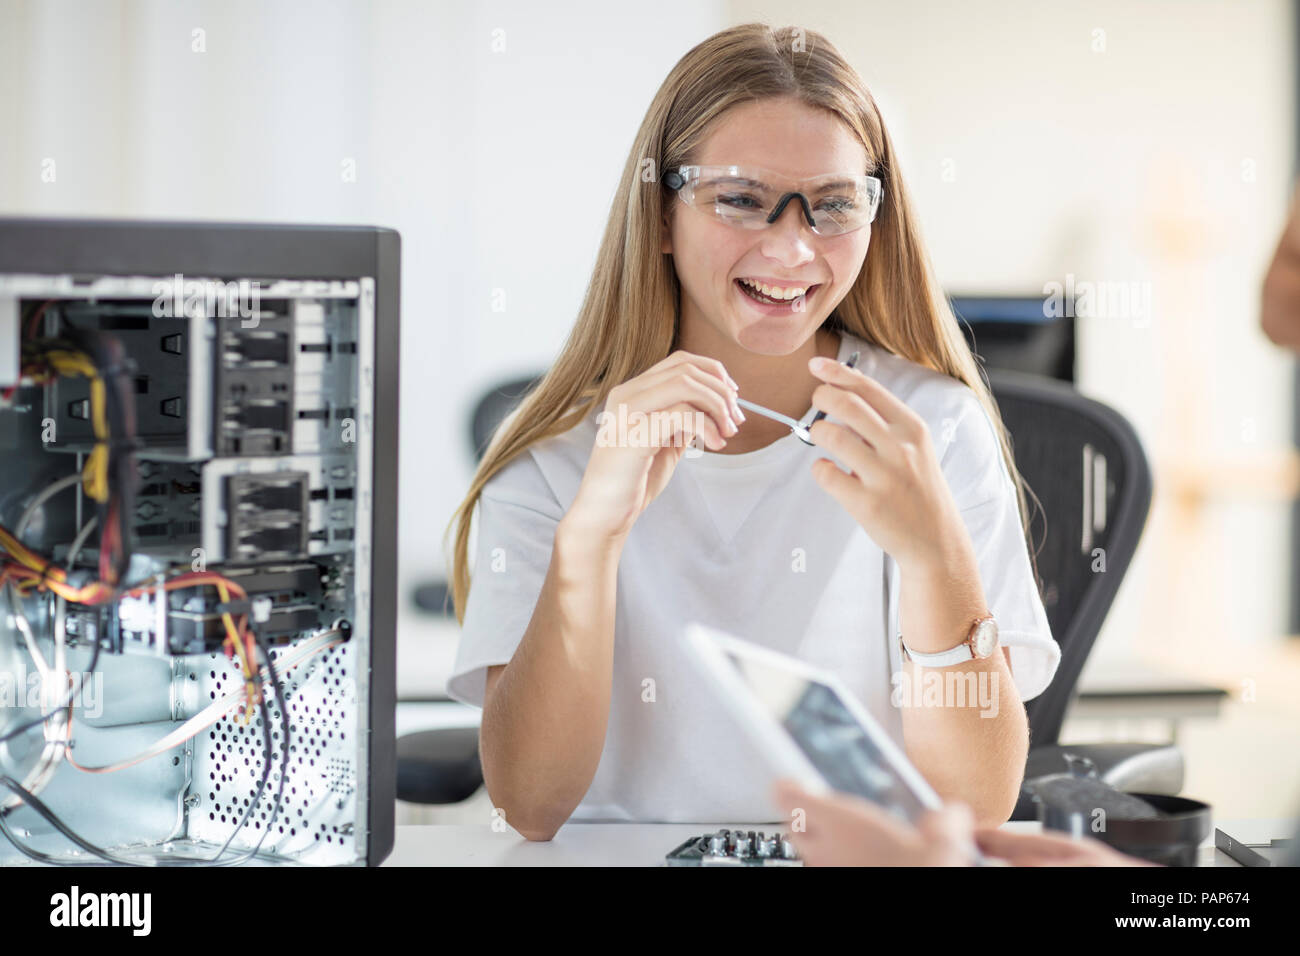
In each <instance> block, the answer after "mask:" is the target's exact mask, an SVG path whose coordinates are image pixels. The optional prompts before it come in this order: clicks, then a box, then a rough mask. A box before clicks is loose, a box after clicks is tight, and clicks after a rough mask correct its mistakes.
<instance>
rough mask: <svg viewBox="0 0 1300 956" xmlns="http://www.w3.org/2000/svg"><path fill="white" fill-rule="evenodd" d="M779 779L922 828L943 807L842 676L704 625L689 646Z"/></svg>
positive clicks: (694, 626) (690, 632) (690, 629)
mask: <svg viewBox="0 0 1300 956" xmlns="http://www.w3.org/2000/svg"><path fill="white" fill-rule="evenodd" d="M684 643H685V645H686V647H687V649H688V651H689V653H691V654H692V655H693V656H694V657H695V659H696V661H697V662H698V664H699V666H700V667H701V669H702V670H704V671H705V672H706V673H708V674H709V675H710V676H711V678H712V680H713V682H714V683H715V684H716V686H717V688H718V691H719V696H720V698H721V699H722V701H723V703H724V706H725V707H726V708H727V710H728V711H730V713H731V714H732V715H733V716H734V717H735V718H736V720H737V721H738V722H739V723H740V724H741V726H742V727H744V728H745V731H746V732H747V733H748V734H749V735H750V737H751V738H752V739H753V741H754V744H755V745H756V747H757V748H758V749H759V751H760V752H761V753H762V754H764V755H765V756H766V758H767V761H768V764H769V769H770V770H771V771H772V772H773V774H774V779H775V777H789V778H791V779H793V780H795V781H797V782H798V783H800V784H802V785H803V786H804V787H805V788H806V789H808V790H811V791H813V792H814V793H824V792H826V791H827V790H838V791H841V792H843V793H849V794H853V795H855V796H859V797H864V798H865V799H867V800H870V801H871V802H872V803H875V804H877V805H879V806H880V807H883V808H884V809H886V810H888V811H890V812H891V813H893V814H895V815H896V816H899V817H901V818H903V819H904V820H907V821H908V822H913V823H914V822H915V820H916V818H917V816H918V815H919V814H921V813H922V812H924V811H926V810H932V809H937V808H938V807H939V806H940V804H941V801H940V799H939V796H938V794H936V793H935V792H934V790H933V788H931V786H930V785H929V784H928V783H927V782H926V780H925V778H924V777H922V776H921V773H920V771H918V770H917V769H916V768H915V767H914V766H912V764H911V763H910V762H909V761H908V759H907V756H906V755H905V754H904V753H903V752H902V750H901V749H899V747H898V746H897V745H896V744H895V743H894V741H893V740H891V739H890V738H889V736H888V735H887V734H886V733H885V731H884V730H883V728H881V726H880V725H879V724H878V723H877V722H876V721H875V720H874V719H873V718H872V716H871V715H870V714H869V713H868V712H867V710H866V708H865V707H863V706H862V704H861V703H859V701H858V700H857V698H856V697H854V696H853V694H852V692H851V691H849V690H848V688H846V687H845V686H844V685H843V683H841V682H840V681H839V680H838V679H837V678H836V677H835V675H834V674H831V673H829V672H827V671H824V670H822V669H820V668H817V667H815V666H813V665H811V664H809V663H807V662H806V661H801V660H799V659H797V658H794V657H789V656H787V655H785V654H780V653H777V652H776V651H773V650H769V649H768V648H765V647H760V646H759V645H756V644H752V643H750V642H748V641H742V640H739V639H738V638H736V637H733V636H731V635H730V634H726V633H725V632H722V631H719V630H717V629H715V628H711V627H706V626H705V625H702V624H698V623H691V624H688V625H687V626H686V631H685V641H684Z"/></svg>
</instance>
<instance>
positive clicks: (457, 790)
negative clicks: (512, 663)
mask: <svg viewBox="0 0 1300 956" xmlns="http://www.w3.org/2000/svg"><path fill="white" fill-rule="evenodd" d="M539 381H541V376H536V377H533V378H523V379H516V380H514V381H510V382H506V383H504V384H502V385H498V386H496V387H495V388H492V389H490V390H489V391H488V392H487V393H486V394H485V395H484V396H483V397H482V398H481V399H479V402H478V404H477V405H476V406H475V407H474V414H473V415H472V416H471V418H470V431H469V442H470V449H471V451H472V453H473V455H474V458H475V459H476V460H477V459H479V458H481V457H482V455H483V452H484V450H485V449H486V448H487V443H488V441H489V440H490V439H491V438H492V433H493V432H494V431H495V430H496V427H497V425H499V424H500V423H501V422H502V421H503V420H504V419H505V417H506V416H507V415H509V414H510V411H511V409H513V408H514V407H515V405H517V404H518V403H519V400H520V399H521V398H523V396H524V395H525V394H526V393H527V392H528V391H529V389H531V388H532V387H533V386H534V385H536V384H537V383H538V382H539ZM414 599H415V603H416V605H417V606H418V607H419V608H420V609H421V610H423V611H427V612H429V613H431V614H441V615H445V616H447V617H455V616H456V611H455V608H454V607H453V606H452V601H451V591H450V588H449V587H448V584H447V582H446V581H445V580H439V581H430V582H428V583H426V584H422V585H420V586H419V587H417V588H416V590H415V595H414ZM482 783H483V768H482V766H481V764H480V763H479V757H478V728H477V727H444V728H438V729H436V730H421V731H417V732H414V733H409V734H405V735H403V736H402V737H400V738H398V741H397V799H398V800H404V801H407V802H408V803H421V804H448V803H459V802H460V801H462V800H466V799H468V798H469V797H471V796H473V795H474V793H475V792H476V791H477V790H478V788H479V786H480V785H481V784H482Z"/></svg>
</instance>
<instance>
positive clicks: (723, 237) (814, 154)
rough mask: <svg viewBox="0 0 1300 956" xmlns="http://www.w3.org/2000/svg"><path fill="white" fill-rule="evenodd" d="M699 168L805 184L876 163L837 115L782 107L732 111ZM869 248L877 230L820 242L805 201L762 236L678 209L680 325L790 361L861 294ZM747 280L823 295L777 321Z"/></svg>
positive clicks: (770, 103)
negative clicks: (751, 169) (746, 287)
mask: <svg viewBox="0 0 1300 956" xmlns="http://www.w3.org/2000/svg"><path fill="white" fill-rule="evenodd" d="M694 163H695V165H699V166H712V165H718V166H757V167H760V168H763V169H768V170H772V171H774V172H776V173H778V174H780V175H781V176H783V177H786V178H787V179H790V180H798V179H805V178H808V177H812V176H820V175H823V174H825V173H847V174H852V175H862V174H863V173H865V172H866V170H867V153H866V150H865V149H863V147H862V144H861V143H860V142H858V140H857V139H856V137H854V135H853V134H852V133H851V132H850V131H849V129H848V128H847V127H846V126H845V125H844V124H843V123H842V122H841V121H840V119H839V118H838V117H836V116H835V115H834V114H832V113H829V112H827V111H825V110H821V109H817V108H814V107H811V106H808V105H807V104H805V103H802V102H800V101H799V100H796V99H794V98H792V97H779V98H772V99H766V100H760V101H756V102H752V103H744V104H742V105H740V106H737V107H734V108H732V109H731V110H729V111H728V112H727V113H726V114H725V115H724V116H723V117H722V118H721V119H720V120H719V122H718V124H717V126H716V127H715V128H714V129H713V131H712V132H711V133H710V135H709V136H708V138H707V139H706V140H705V142H704V145H703V147H702V148H701V150H700V152H699V154H698V156H696V157H694ZM870 241H871V227H870V226H869V225H868V226H863V227H862V228H861V229H857V230H855V231H853V232H849V233H844V234H842V235H838V236H819V235H817V234H816V233H814V232H813V231H812V229H811V228H810V227H809V225H808V221H807V219H805V218H804V210H803V205H802V204H801V203H800V202H799V201H798V199H797V198H795V199H791V200H790V202H789V203H787V204H786V207H785V208H784V209H783V210H782V211H781V215H780V217H779V218H778V219H777V221H776V222H774V223H772V224H770V225H768V226H767V227H766V228H763V229H744V228H740V227H737V226H732V225H728V224H726V223H724V222H720V221H719V220H717V219H715V218H713V217H712V216H711V215H708V214H706V213H704V212H701V211H700V210H697V209H691V208H689V207H687V206H686V204H685V203H682V202H674V203H673V205H672V206H671V208H670V211H669V218H668V231H667V234H666V236H665V238H664V244H663V251H664V252H671V253H672V254H673V262H674V264H675V266H676V270H677V278H678V281H679V282H680V283H681V287H682V297H681V325H682V328H683V329H687V328H690V329H692V336H691V337H692V338H693V339H695V340H697V341H698V340H700V339H706V340H707V339H711V338H714V337H715V336H716V337H718V338H719V339H720V340H722V341H729V342H734V343H737V344H738V345H740V346H741V347H742V348H744V349H747V350H748V351H751V352H757V353H760V354H763V355H789V354H790V353H791V352H793V351H795V350H796V349H797V348H799V346H800V345H802V344H803V343H804V342H806V341H807V340H808V339H809V337H810V336H812V335H813V333H814V332H815V331H816V330H817V328H818V327H820V326H821V324H822V323H823V322H824V321H825V320H826V317H827V316H828V315H830V313H831V310H832V309H834V308H835V306H836V305H838V304H839V302H840V301H841V300H842V299H843V298H844V296H845V295H846V294H847V293H848V291H849V289H850V288H851V287H852V286H853V283H854V281H855V280H856V279H857V277H858V272H859V271H860V270H861V268H862V263H863V260H864V259H865V258H866V254H867V245H868V243H869V242H870ZM742 278H752V279H759V280H767V282H768V284H769V285H781V286H783V287H785V288H787V289H788V288H790V287H812V286H816V288H810V291H809V293H808V294H807V295H806V296H805V297H804V301H803V309H802V310H799V309H796V308H793V307H782V308H780V309H778V310H775V311H776V314H771V313H772V311H773V310H771V309H764V308H763V307H762V306H760V305H758V303H756V302H754V301H753V300H752V299H750V298H749V297H748V296H747V295H746V294H745V293H744V292H743V291H742V290H741V288H740V285H739V280H740V279H742ZM771 280H785V281H777V282H772V281H771ZM698 323H706V324H707V326H708V327H709V328H708V329H707V330H706V329H704V328H701V327H699V325H698ZM700 333H705V334H703V335H701V334H700Z"/></svg>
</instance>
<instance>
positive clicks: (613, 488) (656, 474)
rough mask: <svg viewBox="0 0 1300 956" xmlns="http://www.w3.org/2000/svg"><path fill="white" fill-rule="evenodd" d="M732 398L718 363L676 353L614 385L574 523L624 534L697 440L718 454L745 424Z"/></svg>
mask: <svg viewBox="0 0 1300 956" xmlns="http://www.w3.org/2000/svg"><path fill="white" fill-rule="evenodd" d="M736 394H737V391H736V387H735V385H734V383H733V381H732V379H731V376H729V375H728V374H727V370H726V369H725V368H724V367H723V365H722V363H721V362H719V361H718V360H717V359H711V358H706V357H705V356H702V355H695V354H693V353H691V352H686V351H683V350H681V349H679V350H677V351H676V352H673V353H672V354H670V355H668V356H667V357H666V358H665V359H664V360H663V361H661V362H658V363H656V364H655V365H652V366H650V368H648V369H646V370H645V371H644V372H642V373H641V374H640V375H637V376H636V377H634V378H630V379H628V380H627V381H626V382H623V383H622V384H620V385H616V386H614V388H613V389H612V390H611V391H610V393H609V397H608V398H607V399H606V401H605V408H604V410H603V411H602V413H601V415H600V416H599V418H600V421H599V424H598V431H597V433H596V442H595V447H594V448H592V451H591V458H590V459H589V460H588V462H587V469H586V471H585V472H584V473H583V476H582V483H581V485H580V486H579V488H578V493H577V495H576V496H575V498H574V501H573V504H572V505H571V506H570V509H569V515H570V516H572V517H571V520H572V521H576V522H577V523H579V524H581V525H582V527H583V529H584V530H585V531H587V532H590V533H592V534H604V535H608V536H610V537H617V536H623V535H626V534H627V533H628V532H629V531H631V530H632V526H633V524H634V523H635V522H636V519H637V518H639V517H640V516H641V513H642V512H643V511H644V510H645V509H646V507H647V506H648V505H649V504H650V502H652V501H653V500H654V499H655V497H656V496H657V495H658V494H659V493H660V492H661V491H663V489H664V487H665V486H666V485H667V484H668V479H669V478H671V477H672V475H673V471H674V470H675V469H676V467H677V463H678V462H679V461H680V460H681V458H682V455H683V454H684V453H685V451H686V447H687V445H689V444H690V443H691V441H693V440H694V439H695V438H696V436H699V438H700V439H701V440H702V441H703V442H704V443H705V444H707V445H708V446H709V448H711V449H713V450H714V451H716V450H718V449H719V448H721V447H722V446H723V445H725V444H726V443H727V442H726V439H727V438H728V437H730V436H732V435H734V434H735V433H736V431H737V424H736V423H737V422H739V421H743V420H744V413H743V412H741V410H740V406H739V405H738V404H737V403H736ZM733 419H734V420H733ZM638 422H640V423H641V424H640V425H639V426H638Z"/></svg>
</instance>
